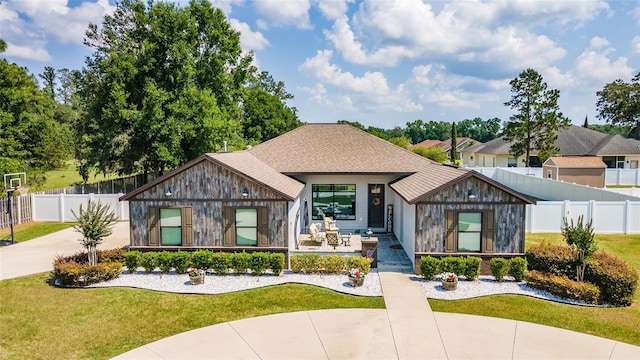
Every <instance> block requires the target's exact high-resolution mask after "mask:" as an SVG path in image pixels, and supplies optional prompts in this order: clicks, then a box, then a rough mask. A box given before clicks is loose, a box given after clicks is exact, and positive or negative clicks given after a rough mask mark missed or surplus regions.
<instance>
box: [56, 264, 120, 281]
mask: <svg viewBox="0 0 640 360" xmlns="http://www.w3.org/2000/svg"><path fill="white" fill-rule="evenodd" d="M121 273H122V264H121V263H119V262H115V261H114V262H101V263H98V264H96V265H89V264H88V263H85V264H80V263H77V262H75V261H73V260H69V259H65V258H58V259H56V261H55V262H54V266H53V277H54V278H55V279H56V280H58V282H59V283H60V284H61V285H63V286H73V287H81V286H87V285H91V284H95V283H99V282H102V281H107V280H111V279H115V278H117V277H118V276H120V274H121Z"/></svg>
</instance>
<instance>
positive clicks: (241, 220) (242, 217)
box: [235, 209, 258, 246]
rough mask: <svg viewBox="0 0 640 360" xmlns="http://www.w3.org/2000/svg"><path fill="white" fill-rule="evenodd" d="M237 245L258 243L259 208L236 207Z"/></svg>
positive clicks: (254, 244) (255, 244)
mask: <svg viewBox="0 0 640 360" xmlns="http://www.w3.org/2000/svg"><path fill="white" fill-rule="evenodd" d="M235 221H236V245H238V246H257V245H258V210H257V209H236V216H235Z"/></svg>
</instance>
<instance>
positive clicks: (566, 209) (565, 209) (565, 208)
mask: <svg viewBox="0 0 640 360" xmlns="http://www.w3.org/2000/svg"><path fill="white" fill-rule="evenodd" d="M562 210H563V211H562V220H563V221H564V218H568V217H569V216H570V215H571V201H570V200H565V201H564V204H563V205H562Z"/></svg>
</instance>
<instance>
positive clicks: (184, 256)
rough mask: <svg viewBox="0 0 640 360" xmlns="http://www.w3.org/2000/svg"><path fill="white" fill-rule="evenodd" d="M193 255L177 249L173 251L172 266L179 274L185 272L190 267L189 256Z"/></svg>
mask: <svg viewBox="0 0 640 360" xmlns="http://www.w3.org/2000/svg"><path fill="white" fill-rule="evenodd" d="M190 257H191V255H190V254H189V253H188V252H186V251H177V252H174V253H173V258H172V259H171V266H172V267H173V269H174V270H175V271H176V273H178V274H184V273H186V272H187V269H188V268H189V258H190Z"/></svg>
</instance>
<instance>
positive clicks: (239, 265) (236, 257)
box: [231, 251, 251, 275]
mask: <svg viewBox="0 0 640 360" xmlns="http://www.w3.org/2000/svg"><path fill="white" fill-rule="evenodd" d="M250 265H251V254H249V253H246V252H244V251H243V252H241V253H234V254H233V255H232V256H231V268H232V269H233V273H234V274H235V275H240V274H244V273H246V272H247V269H248V268H249V266H250Z"/></svg>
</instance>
